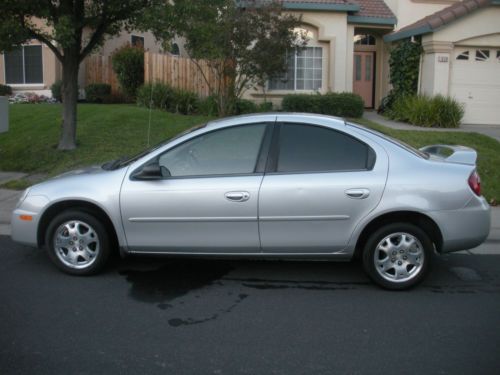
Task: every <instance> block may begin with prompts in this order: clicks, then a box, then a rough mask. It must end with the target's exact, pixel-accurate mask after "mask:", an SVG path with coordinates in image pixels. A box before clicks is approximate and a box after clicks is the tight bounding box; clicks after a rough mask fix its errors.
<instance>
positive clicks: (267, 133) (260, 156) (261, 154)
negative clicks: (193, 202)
mask: <svg viewBox="0 0 500 375" xmlns="http://www.w3.org/2000/svg"><path fill="white" fill-rule="evenodd" d="M251 125H264V126H265V127H266V128H265V129H264V134H263V136H262V140H261V143H260V146H259V151H258V153H257V159H256V161H255V166H254V170H253V172H250V173H224V174H209V175H192V176H168V177H162V178H159V179H157V180H152V181H165V180H186V179H199V178H221V177H245V176H263V175H264V174H265V172H264V169H265V167H262V163H263V161H262V160H264V161H266V163H267V159H268V156H269V153H270V149H271V142H269V138H271V137H272V135H273V131H274V128H275V122H269V121H259V122H250V123H243V124H237V125H231V126H225V127H222V128H217V129H212V130H210V131H207V132H204V133H201V134H198V135H197V136H195V137H191V138H189V139H186V140H185V141H183V142H181V143H178V144H176V145H175V146H173V147H171V148H169V149H167V150H165V151H164V152H161V153H159V154H158V155H156V156H155V157H153V158H151V159H149V160H147V161H146V162H144V163H142V164H141V165H140V166H138V167H137V168H135V169H134V170H133V171H132V172H131V173H130V174H129V180H131V181H143V180H140V179H138V178H135V175H136V174H137V172H139V171H140V170H141V169H142V168H144V167H145V166H146V165H148V164H151V163H155V162H158V161H159V159H160V157H161V156H162V155H163V154H165V153H167V152H170V151H172V150H174V149H176V148H177V147H179V146H181V145H183V144H185V143H187V142H190V141H192V140H194V139H196V138H199V137H202V136H205V135H207V134H210V133H214V132H217V131H220V130H225V129H232V128H237V127H239V126H251ZM266 141H267V145H266ZM169 143H170V141H169ZM264 165H265V164H264Z"/></svg>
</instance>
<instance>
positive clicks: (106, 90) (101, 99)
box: [85, 83, 111, 103]
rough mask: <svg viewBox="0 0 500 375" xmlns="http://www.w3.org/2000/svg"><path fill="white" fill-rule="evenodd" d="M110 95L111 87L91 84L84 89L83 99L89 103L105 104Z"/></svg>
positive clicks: (103, 84)
mask: <svg viewBox="0 0 500 375" xmlns="http://www.w3.org/2000/svg"><path fill="white" fill-rule="evenodd" d="M110 95H111V85H108V84H107V83H91V84H90V85H88V86H87V87H85V99H86V100H87V102H89V103H105V102H106V100H107V99H108V97H109V96H110Z"/></svg>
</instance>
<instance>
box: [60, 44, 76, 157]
mask: <svg viewBox="0 0 500 375" xmlns="http://www.w3.org/2000/svg"><path fill="white" fill-rule="evenodd" d="M79 65H80V64H79V61H78V56H74V57H73V56H71V53H70V54H66V53H65V56H64V61H63V63H62V66H63V67H62V70H63V74H62V75H63V79H62V80H63V82H62V102H63V121H62V124H61V137H60V139H59V146H58V147H57V148H58V149H59V150H74V149H75V148H76V104H77V101H78V68H79Z"/></svg>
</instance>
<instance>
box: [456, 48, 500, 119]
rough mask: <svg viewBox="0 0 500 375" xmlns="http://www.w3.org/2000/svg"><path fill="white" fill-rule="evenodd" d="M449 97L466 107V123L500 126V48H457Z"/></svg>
mask: <svg viewBox="0 0 500 375" xmlns="http://www.w3.org/2000/svg"><path fill="white" fill-rule="evenodd" d="M450 94H451V96H454V97H455V99H457V100H458V101H459V102H460V103H463V104H464V106H465V116H464V119H463V122H464V123H465V124H494V125H500V47H499V48H486V47H477V48H472V47H469V48H455V51H454V55H453V61H452V63H451V79H450Z"/></svg>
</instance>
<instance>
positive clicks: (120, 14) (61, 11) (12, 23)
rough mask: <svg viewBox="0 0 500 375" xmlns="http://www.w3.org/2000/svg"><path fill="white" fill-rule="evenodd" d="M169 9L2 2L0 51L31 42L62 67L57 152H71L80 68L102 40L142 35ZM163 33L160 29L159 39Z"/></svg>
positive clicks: (67, 1)
mask: <svg viewBox="0 0 500 375" xmlns="http://www.w3.org/2000/svg"><path fill="white" fill-rule="evenodd" d="M168 6H170V5H169V2H168V1H163V0H46V1H33V0H2V2H1V3H0V50H1V51H7V50H11V49H15V48H17V47H19V46H21V45H22V44H23V43H26V42H27V41H29V40H33V39H36V40H38V41H40V42H42V43H44V44H45V45H47V46H48V47H49V48H50V49H51V51H52V52H53V53H54V55H55V56H56V57H57V59H58V60H59V61H60V62H61V64H62V82H63V84H62V101H63V116H62V117H63V121H62V125H61V136H60V140H59V146H58V148H59V149H60V150H72V149H74V148H75V147H76V114H77V106H76V104H77V99H78V71H79V67H80V63H81V62H82V61H83V59H84V58H85V57H86V56H87V55H89V54H90V53H91V52H92V51H94V50H95V49H96V48H97V47H99V46H100V45H101V44H102V43H103V41H104V40H105V39H106V38H107V37H110V36H113V35H116V34H118V33H119V32H120V30H122V29H127V30H130V29H133V28H137V29H142V30H144V29H145V28H147V26H145V25H146V23H147V20H148V19H149V18H151V17H152V15H151V14H153V13H155V12H154V8H155V7H158V9H162V8H165V7H168ZM150 12H151V13H150ZM159 22H160V21H159V20H157V21H156V26H157V27H159ZM167 29H168V27H166V26H165V25H164V27H163V36H165V30H167Z"/></svg>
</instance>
